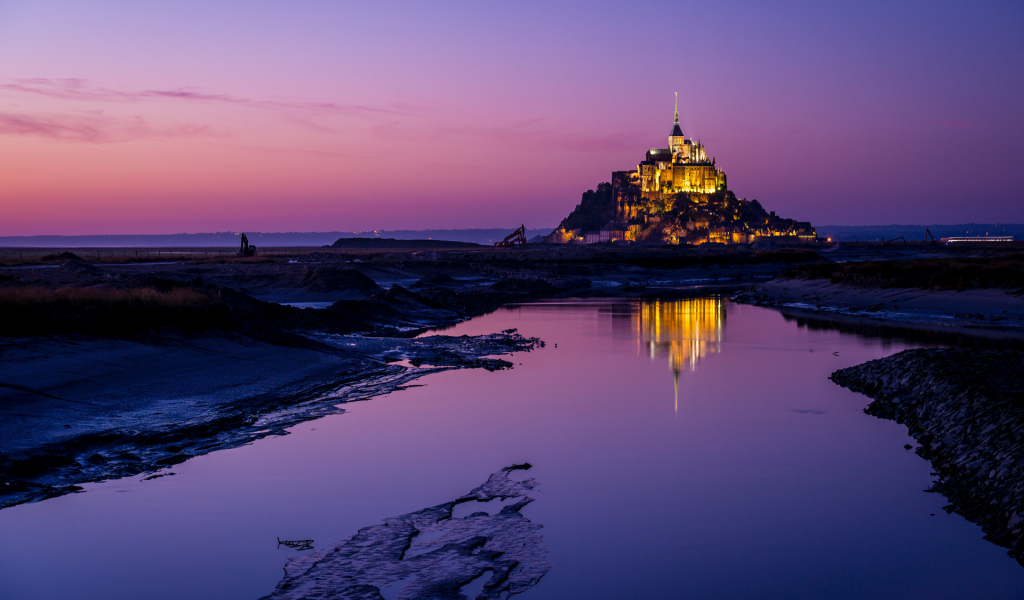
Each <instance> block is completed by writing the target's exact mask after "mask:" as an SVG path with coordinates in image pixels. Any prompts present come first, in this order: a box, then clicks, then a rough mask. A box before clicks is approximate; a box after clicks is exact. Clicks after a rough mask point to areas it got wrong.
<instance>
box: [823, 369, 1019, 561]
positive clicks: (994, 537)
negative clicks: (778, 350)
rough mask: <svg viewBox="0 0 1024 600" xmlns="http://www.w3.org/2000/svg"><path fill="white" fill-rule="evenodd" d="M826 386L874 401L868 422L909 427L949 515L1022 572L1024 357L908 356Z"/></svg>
mask: <svg viewBox="0 0 1024 600" xmlns="http://www.w3.org/2000/svg"><path fill="white" fill-rule="evenodd" d="M831 379H832V381H834V382H836V383H838V384H839V385H841V386H843V387H847V388H850V389H851V390H853V391H856V392H860V393H863V394H865V395H866V396H868V397H870V398H872V399H873V401H872V402H871V404H870V405H869V406H868V408H867V409H866V410H865V412H867V413H868V414H871V415H875V416H877V417H879V418H884V419H892V420H894V421H896V422H897V423H902V424H904V425H906V426H907V428H908V429H909V430H910V434H911V435H912V436H913V437H914V438H915V439H916V440H917V441H918V442H919V443H920V447H918V448H917V450H916V451H917V453H918V454H919V455H921V456H922V457H923V458H925V459H927V460H929V461H931V463H932V465H933V466H934V468H935V471H936V474H937V475H938V480H937V481H936V483H935V485H934V487H933V488H932V490H931V491H935V492H939V493H941V494H942V495H944V496H945V497H946V498H948V499H949V501H950V504H949V506H948V507H947V508H946V510H947V511H949V512H956V513H958V514H960V515H962V516H964V517H965V518H966V519H968V520H970V521H972V522H975V523H978V524H979V525H981V527H982V529H983V530H984V531H985V534H986V538H987V539H989V540H991V541H992V542H994V543H996V544H999V545H1000V546H1003V547H1005V548H1008V549H1009V554H1010V555H1011V556H1013V557H1014V558H1016V559H1017V561H1018V562H1021V564H1024V462H1022V460H1021V459H1022V458H1024V353H1022V352H1019V351H999V350H963V349H926V350H905V351H903V352H900V353H898V354H895V355H893V356H890V357H888V358H884V359H880V360H873V361H870V362H867V363H864V364H862V365H858V366H856V367H850V368H847V369H842V370H840V371H836V372H835V373H833V374H832V376H831Z"/></svg>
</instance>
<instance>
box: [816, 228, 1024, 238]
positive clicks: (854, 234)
mask: <svg viewBox="0 0 1024 600" xmlns="http://www.w3.org/2000/svg"><path fill="white" fill-rule="evenodd" d="M926 229H927V230H928V231H930V232H931V233H932V235H933V236H935V239H941V238H944V237H957V236H966V235H1012V236H1014V237H1015V238H1016V239H1018V240H1024V224H1012V223H1009V224H992V223H989V224H986V223H964V224H960V225H823V226H820V227H817V228H816V230H817V232H818V237H823V238H832V241H834V242H877V241H885V240H891V239H893V238H899V237H903V238H905V239H906V240H907V241H915V240H917V241H921V240H924V239H925V237H926V234H925V230H926Z"/></svg>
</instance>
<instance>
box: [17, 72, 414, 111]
mask: <svg viewBox="0 0 1024 600" xmlns="http://www.w3.org/2000/svg"><path fill="white" fill-rule="evenodd" d="M0 91H6V92H10V93H16V94H28V95H36V96H45V97H48V98H57V99H61V100H72V101H78V102H115V103H131V102H142V101H145V100H154V99H158V100H159V99H163V100H181V101H187V102H193V103H198V102H201V103H219V104H234V105H243V106H250V107H253V108H259V109H265V110H288V111H296V110H299V111H309V112H320V113H336V114H357V115H358V114H367V115H373V114H379V115H403V114H410V113H417V112H422V110H423V109H422V108H421V107H416V106H412V105H410V104H408V103H402V102H396V103H393V104H391V105H389V106H369V105H365V104H345V103H338V102H289V101H282V100H261V99H257V98H246V97H242V96H231V95H228V94H212V93H207V92H203V91H201V90H197V89H195V88H178V89H170V90H137V91H123V90H114V89H110V88H105V87H100V86H96V85H94V84H93V83H92V82H90V81H89V80H86V79H43V78H33V79H14V80H10V82H9V83H4V84H0Z"/></svg>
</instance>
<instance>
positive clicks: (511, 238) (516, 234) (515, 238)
mask: <svg viewBox="0 0 1024 600" xmlns="http://www.w3.org/2000/svg"><path fill="white" fill-rule="evenodd" d="M516 244H519V245H520V246H525V245H526V226H525V225H520V226H519V229H516V230H515V231H513V232H512V233H510V234H508V235H507V236H505V239H503V240H501V241H500V242H494V245H495V246H497V247H499V248H511V247H512V246H515V245H516Z"/></svg>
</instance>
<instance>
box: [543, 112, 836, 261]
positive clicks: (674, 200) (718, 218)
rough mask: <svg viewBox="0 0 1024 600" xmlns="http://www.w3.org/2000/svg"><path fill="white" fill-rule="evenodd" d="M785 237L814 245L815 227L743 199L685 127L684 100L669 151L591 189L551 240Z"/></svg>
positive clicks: (658, 151) (656, 152)
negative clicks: (682, 119) (682, 123)
mask: <svg viewBox="0 0 1024 600" xmlns="http://www.w3.org/2000/svg"><path fill="white" fill-rule="evenodd" d="M766 237H768V238H779V237H786V238H789V239H792V240H794V241H796V240H800V241H814V240H815V239H817V238H816V234H815V232H814V229H813V228H812V227H811V224H810V223H806V222H798V221H794V220H792V219H782V218H779V217H776V216H775V213H774V212H772V213H769V212H768V211H766V210H764V208H762V206H761V204H760V203H759V202H758V201H757V200H750V201H748V200H746V199H744V198H737V197H736V196H735V194H733V193H732V192H731V191H730V190H729V186H728V183H727V180H726V176H725V172H724V171H722V170H721V169H719V168H718V163H717V161H716V160H715V159H714V158H713V157H709V156H708V153H707V149H706V148H705V147H704V144H702V143H701V142H700V141H697V140H693V139H691V138H687V137H686V135H685V134H684V133H683V130H682V128H681V127H680V126H679V95H678V94H676V105H675V118H674V120H673V123H672V131H671V133H670V134H669V136H668V147H667V148H651V149H650V150H648V151H647V155H646V156H645V157H644V160H643V161H641V162H640V164H638V165H637V167H636V169H634V170H631V171H615V172H613V173H612V178H611V182H610V183H601V184H599V185H598V186H597V189H596V190H589V191H587V192H586V193H584V194H583V198H582V200H581V202H580V204H579V205H578V206H577V207H576V209H575V210H574V211H573V212H572V213H571V214H570V215H569V216H568V217H566V218H565V219H564V220H563V221H562V223H561V224H560V225H559V228H558V229H556V230H555V231H554V232H552V234H551V235H550V236H549V237H548V241H549V242H554V243H584V244H589V243H600V242H616V241H626V242H646V243H658V244H662V243H666V242H667V243H673V244H680V243H688V244H703V243H708V242H716V243H725V244H736V243H750V242H754V241H755V240H757V239H760V238H766Z"/></svg>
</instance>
